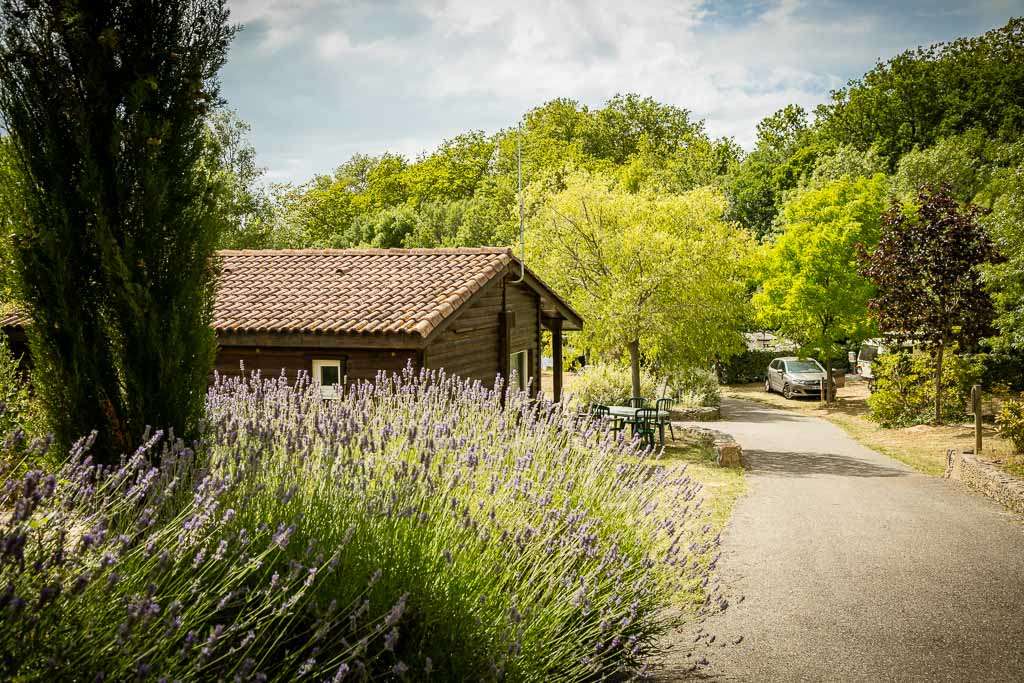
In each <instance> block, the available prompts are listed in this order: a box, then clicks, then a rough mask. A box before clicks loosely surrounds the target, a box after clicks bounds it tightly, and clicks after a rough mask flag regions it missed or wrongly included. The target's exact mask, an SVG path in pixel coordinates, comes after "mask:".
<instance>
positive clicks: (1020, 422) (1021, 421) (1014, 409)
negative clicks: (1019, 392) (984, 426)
mask: <svg viewBox="0 0 1024 683" xmlns="http://www.w3.org/2000/svg"><path fill="white" fill-rule="evenodd" d="M996 429H997V430H998V432H999V436H1001V437H1003V438H1004V439H1006V440H1007V441H1009V442H1010V443H1012V444H1013V448H1014V450H1016V451H1017V452H1018V453H1024V401H1005V402H1004V403H1003V405H1002V407H1001V408H1000V409H999V413H998V414H997V415H996Z"/></svg>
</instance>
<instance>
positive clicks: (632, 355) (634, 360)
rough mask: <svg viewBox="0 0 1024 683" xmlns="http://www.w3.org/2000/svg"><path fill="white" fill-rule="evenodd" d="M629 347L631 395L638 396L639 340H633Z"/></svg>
mask: <svg viewBox="0 0 1024 683" xmlns="http://www.w3.org/2000/svg"><path fill="white" fill-rule="evenodd" d="M627 346H628V347H629V369H630V371H631V373H632V375H633V396H640V342H639V341H638V340H633V341H631V342H629V344H628V345H627Z"/></svg>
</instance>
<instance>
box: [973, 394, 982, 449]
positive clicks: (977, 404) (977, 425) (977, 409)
mask: <svg viewBox="0 0 1024 683" xmlns="http://www.w3.org/2000/svg"><path fill="white" fill-rule="evenodd" d="M971 409H972V410H973V411H974V454H975V455H978V454H979V453H981V387H980V386H978V385H977V384H975V385H974V386H973V387H971Z"/></svg>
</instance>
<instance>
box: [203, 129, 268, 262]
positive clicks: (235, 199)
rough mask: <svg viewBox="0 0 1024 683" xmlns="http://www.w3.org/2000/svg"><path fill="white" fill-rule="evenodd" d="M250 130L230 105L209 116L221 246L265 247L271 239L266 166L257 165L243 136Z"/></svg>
mask: <svg viewBox="0 0 1024 683" xmlns="http://www.w3.org/2000/svg"><path fill="white" fill-rule="evenodd" d="M249 130H250V128H249V124H248V123H246V122H245V121H243V120H241V119H240V118H238V114H236V113H235V112H234V111H231V110H229V109H221V110H219V111H217V112H215V113H214V114H213V115H212V116H211V117H210V121H209V136H210V141H209V145H208V146H207V147H208V149H207V157H208V162H207V163H208V164H209V165H210V167H211V168H213V169H215V170H216V173H218V174H219V178H218V182H217V183H216V184H215V187H216V188H217V189H218V190H219V191H220V193H221V195H220V197H218V198H217V200H216V203H217V206H219V207H220V211H219V212H218V213H219V215H220V217H221V218H223V219H224V226H223V227H222V229H221V231H220V235H221V237H220V242H219V244H218V246H219V247H220V248H222V249H265V248H267V247H270V246H271V245H272V244H273V242H274V234H273V230H274V215H273V212H274V207H273V204H272V202H271V200H270V197H269V196H268V195H267V192H266V189H265V188H264V187H263V184H262V183H263V175H264V173H266V169H264V168H261V167H259V166H257V165H256V150H255V148H254V147H253V146H252V145H251V144H249V142H248V140H247V139H246V136H247V135H248V134H249Z"/></svg>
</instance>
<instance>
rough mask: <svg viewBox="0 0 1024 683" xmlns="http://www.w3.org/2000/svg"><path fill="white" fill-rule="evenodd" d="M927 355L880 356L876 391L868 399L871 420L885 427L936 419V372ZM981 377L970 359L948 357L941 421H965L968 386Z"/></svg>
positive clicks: (967, 409)
mask: <svg viewBox="0 0 1024 683" xmlns="http://www.w3.org/2000/svg"><path fill="white" fill-rule="evenodd" d="M932 363H933V361H932V358H931V356H929V355H928V354H926V353H892V354H885V355H881V356H879V357H878V358H877V359H876V361H875V363H874V365H873V371H874V374H875V391H874V393H872V394H871V396H870V397H869V398H868V408H869V409H870V416H871V419H873V420H874V421H875V422H878V423H879V424H881V425H882V426H884V427H907V426H910V425H917V424H927V423H930V422H931V421H932V420H933V419H934V417H935V370H934V367H933V365H932ZM980 377H981V365H980V363H979V362H978V361H977V360H975V359H972V358H968V357H964V356H958V355H956V354H948V355H947V356H946V359H945V363H944V369H943V377H942V396H943V398H942V402H943V406H942V411H943V414H942V419H943V421H944V422H958V421H962V420H964V419H966V418H967V416H968V411H969V409H970V406H969V403H970V393H971V385H973V384H976V383H977V382H978V380H979V378H980Z"/></svg>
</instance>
